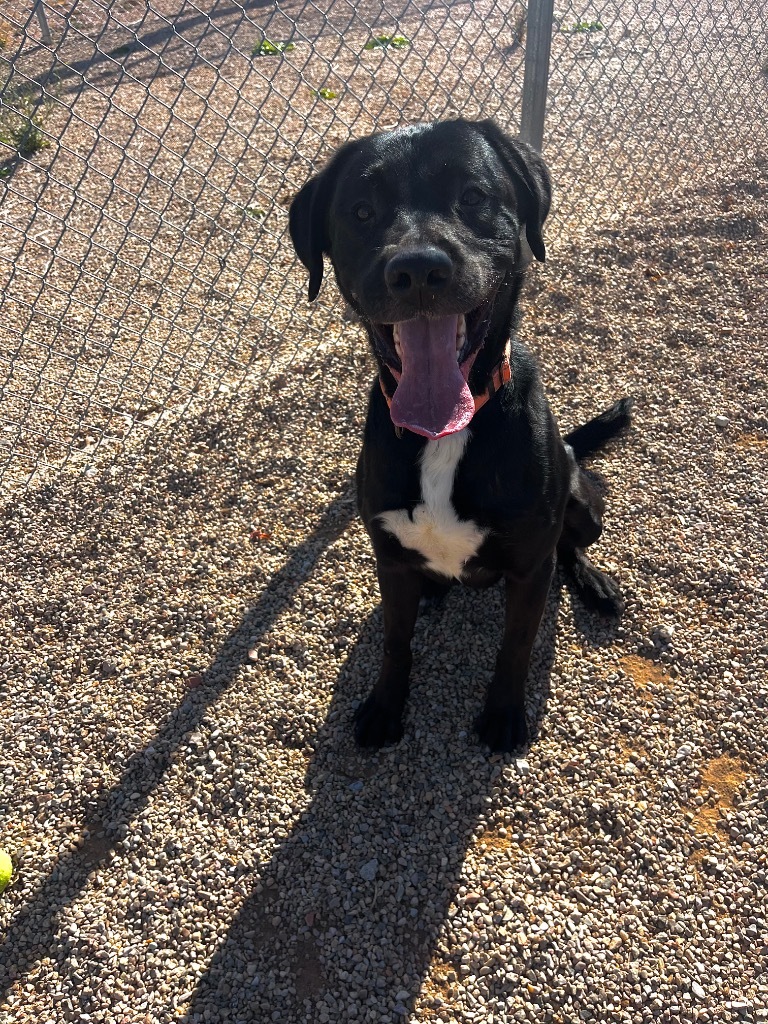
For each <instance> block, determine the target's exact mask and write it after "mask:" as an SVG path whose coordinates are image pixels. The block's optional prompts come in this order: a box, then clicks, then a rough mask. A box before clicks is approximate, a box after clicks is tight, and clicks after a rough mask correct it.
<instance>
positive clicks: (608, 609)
mask: <svg viewBox="0 0 768 1024" xmlns="http://www.w3.org/2000/svg"><path fill="white" fill-rule="evenodd" d="M571 572H572V575H573V580H574V582H575V584H576V588H577V590H578V592H579V596H580V597H581V599H582V601H583V602H584V604H585V605H586V606H587V607H588V608H591V609H592V611H595V612H598V613H599V614H600V615H605V616H607V617H608V618H612V619H618V618H620V617H621V614H622V612H623V611H624V597H623V595H622V593H621V589H620V588H619V585H618V583H616V582H615V580H612V579H611V577H610V576H607V575H606V574H605V573H604V572H601V571H600V569H597V568H595V566H594V565H592V563H591V562H590V561H588V559H586V558H582V559H581V560H580V561H579V562H577V563H576V565H574V566H573V568H572V570H571Z"/></svg>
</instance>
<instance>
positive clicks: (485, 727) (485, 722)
mask: <svg viewBox="0 0 768 1024" xmlns="http://www.w3.org/2000/svg"><path fill="white" fill-rule="evenodd" d="M475 729H476V731H477V735H478V736H479V737H480V742H481V743H485V744H486V745H487V746H489V747H490V748H491V750H492V751H493V752H494V753H496V752H504V753H510V752H511V751H513V750H522V749H524V748H525V747H527V746H528V722H527V721H526V718H525V708H514V707H510V708H483V710H482V711H481V712H480V714H479V715H478V716H477V718H476V719H475Z"/></svg>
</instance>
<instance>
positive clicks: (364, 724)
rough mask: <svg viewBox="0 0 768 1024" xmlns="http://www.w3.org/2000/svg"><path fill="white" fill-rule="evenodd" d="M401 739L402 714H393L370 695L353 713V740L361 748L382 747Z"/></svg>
mask: <svg viewBox="0 0 768 1024" xmlns="http://www.w3.org/2000/svg"><path fill="white" fill-rule="evenodd" d="M402 738H403V716H402V713H393V712H392V711H389V710H387V709H386V708H384V707H382V706H381V704H379V703H378V701H377V700H376V698H375V697H374V695H373V694H371V695H370V697H368V698H367V699H366V700H365V701H363V703H362V704H361V705H360V707H359V708H358V709H357V711H356V712H355V739H356V740H357V742H358V743H359V744H360V746H361V747H384V746H386V745H387V744H389V743H398V742H399V741H400V740H401V739H402Z"/></svg>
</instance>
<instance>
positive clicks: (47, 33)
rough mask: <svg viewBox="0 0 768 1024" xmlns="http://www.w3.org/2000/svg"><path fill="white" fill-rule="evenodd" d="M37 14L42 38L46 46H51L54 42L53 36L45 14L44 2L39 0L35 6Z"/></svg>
mask: <svg viewBox="0 0 768 1024" xmlns="http://www.w3.org/2000/svg"><path fill="white" fill-rule="evenodd" d="M35 14H36V15H37V21H38V24H39V25H40V36H41V38H42V40H43V42H44V43H45V45H46V46H50V45H51V43H52V42H53V36H52V35H51V28H50V25H49V24H48V16H47V15H46V13H45V7H43V2H42V0H37V3H36V4H35Z"/></svg>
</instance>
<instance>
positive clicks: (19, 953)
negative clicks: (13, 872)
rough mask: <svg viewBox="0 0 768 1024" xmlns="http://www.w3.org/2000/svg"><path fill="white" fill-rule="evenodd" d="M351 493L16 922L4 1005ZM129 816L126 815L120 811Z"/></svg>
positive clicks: (296, 581) (294, 586)
mask: <svg viewBox="0 0 768 1024" xmlns="http://www.w3.org/2000/svg"><path fill="white" fill-rule="evenodd" d="M353 505H354V503H353V500H352V497H351V492H348V493H345V494H343V495H341V496H340V497H338V498H336V499H335V500H334V501H333V502H331V504H330V505H328V507H327V508H326V510H325V513H324V515H323V516H322V518H321V519H320V522H319V523H318V525H317V527H316V529H315V530H314V531H313V532H312V533H311V534H310V535H309V536H308V537H307V539H306V540H305V541H304V543H302V544H300V545H299V546H298V547H297V548H296V549H295V550H294V551H293V553H292V554H291V556H290V558H289V559H288V561H287V562H286V563H285V565H284V566H283V567H282V568H281V569H280V570H279V571H278V572H277V573H275V575H274V576H273V577H272V578H271V580H270V581H269V583H268V585H266V586H265V588H264V591H263V594H262V596H261V598H260V599H259V600H257V601H256V602H255V604H254V605H253V607H252V608H251V609H250V610H249V612H248V613H247V615H245V616H244V618H243V620H242V622H241V623H240V624H239V625H238V626H237V628H236V629H234V630H233V631H232V632H231V633H230V635H229V636H228V637H227V639H226V640H225V641H224V643H223V644H222V646H221V648H220V649H219V651H218V653H217V655H216V657H215V658H214V660H213V662H212V663H211V665H210V666H209V668H208V669H207V670H206V671H205V672H204V673H203V674H202V675H203V678H202V685H201V686H200V687H199V688H198V689H197V690H196V691H195V693H194V695H193V694H190V695H189V696H188V697H186V698H185V700H183V701H182V702H181V703H180V704H179V706H178V707H177V708H176V709H175V710H174V711H172V712H171V713H170V714H169V715H167V716H166V718H165V720H164V721H163V722H162V723H161V724H160V725H159V727H158V729H157V732H156V733H155V735H154V737H153V738H152V739H151V740H150V742H149V743H148V744H147V746H146V748H145V750H140V751H137V752H136V753H135V754H134V755H133V756H132V757H131V759H130V760H129V761H128V764H127V766H126V769H125V771H124V772H123V774H122V775H121V777H120V779H119V781H118V782H117V783H116V784H115V785H114V786H112V787H111V788H110V789H109V790H108V791H106V792H105V793H103V794H102V795H101V796H100V798H99V800H98V802H97V804H96V806H95V808H94V809H93V811H92V812H91V813H90V814H89V815H88V817H87V818H86V819H85V820H84V822H83V825H82V828H81V830H80V835H79V837H78V838H77V839H76V843H77V848H76V849H74V850H72V851H71V852H69V853H65V854H62V855H61V856H60V857H59V858H58V860H57V863H56V865H55V867H54V869H53V870H52V872H51V873H50V875H49V876H48V878H47V879H46V880H45V881H44V882H43V883H42V884H41V885H40V886H39V887H38V889H37V890H36V891H35V892H34V893H33V894H32V896H31V897H30V898H29V899H28V900H27V901H26V902H25V903H24V905H23V906H22V907H21V909H20V910H19V911H18V912H17V913H16V915H15V916H14V917H13V918H12V920H11V921H10V923H9V925H8V928H7V931H6V933H5V935H4V936H3V937H2V942H0V1003H1V1002H2V1001H3V999H4V998H5V997H6V996H7V995H8V993H9V990H10V989H11V987H12V985H13V983H14V981H15V980H16V979H18V978H22V977H23V976H24V975H25V974H27V973H28V971H29V970H30V968H31V967H32V966H33V964H35V963H36V962H37V961H38V960H39V959H40V958H41V956H49V955H52V953H53V950H54V948H55V943H56V941H57V940H56V938H55V936H56V933H57V930H58V926H57V917H58V914H59V913H60V911H61V910H63V909H64V908H65V907H67V906H69V905H70V904H72V903H74V901H75V900H76V899H78V897H79V896H80V894H81V893H82V891H83V889H84V888H85V886H86V884H87V882H88V878H89V876H90V874H91V873H92V872H93V871H94V870H96V869H97V868H99V867H101V866H103V865H104V864H105V863H106V862H107V861H108V859H109V857H110V855H111V853H112V852H113V851H114V850H115V849H116V848H117V847H118V845H119V843H120V839H119V837H118V835H117V834H115V833H114V832H110V830H109V829H108V828H106V827H105V826H106V825H107V823H108V822H110V821H111V820H112V819H114V817H115V810H114V809H115V807H118V806H119V807H123V808H124V807H125V806H126V803H125V798H126V797H127V796H128V795H130V794H132V793H133V794H139V795H138V797H137V798H135V799H134V800H133V801H132V803H131V815H130V817H131V819H133V820H135V819H136V818H137V817H138V816H139V815H140V814H141V812H142V811H143V810H144V809H145V808H146V806H147V803H148V801H149V798H150V794H151V793H152V792H153V791H154V790H155V789H156V788H157V786H158V785H159V784H160V782H161V780H162V778H163V776H164V775H165V773H166V772H167V770H168V769H169V767H170V765H171V762H172V758H173V754H174V752H175V751H176V750H177V749H178V748H179V747H180V746H181V745H182V744H183V742H184V740H185V738H186V737H187V736H188V734H189V733H190V732H192V731H194V730H195V728H196V727H197V726H198V725H199V723H200V721H201V720H202V718H203V717H204V715H205V713H206V712H207V711H208V710H209V709H210V707H211V706H212V705H214V704H215V703H216V701H217V700H218V699H219V698H220V697H221V696H222V694H223V693H224V692H225V691H226V690H227V688H228V687H229V685H230V684H231V682H232V681H233V678H234V676H235V674H236V672H237V670H238V668H239V667H240V664H242V662H243V660H244V657H246V656H247V655H244V653H243V652H244V650H245V649H247V646H248V645H247V643H246V642H245V641H246V640H248V639H250V640H252V641H256V640H258V639H259V638H261V637H262V636H264V635H265V634H266V633H267V632H268V631H269V629H270V628H271V626H272V625H273V624H274V622H275V620H276V619H277V618H278V617H279V616H280V615H281V614H282V613H283V612H284V611H285V610H286V609H287V608H288V607H290V605H291V603H292V600H293V597H294V595H295V594H296V592H297V591H298V589H299V588H300V587H301V585H302V584H303V583H304V582H305V581H306V580H307V579H308V578H309V577H310V576H311V574H312V572H313V571H314V567H315V565H316V563H317V561H318V559H319V558H320V557H321V555H322V553H323V551H324V550H325V548H326V547H327V546H328V545H329V544H331V543H333V541H334V540H336V539H337V538H338V537H339V536H340V535H341V534H342V533H343V532H344V530H345V529H346V528H347V527H348V525H349V523H350V521H351V519H352V514H353ZM120 816H124V811H121V812H120Z"/></svg>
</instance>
